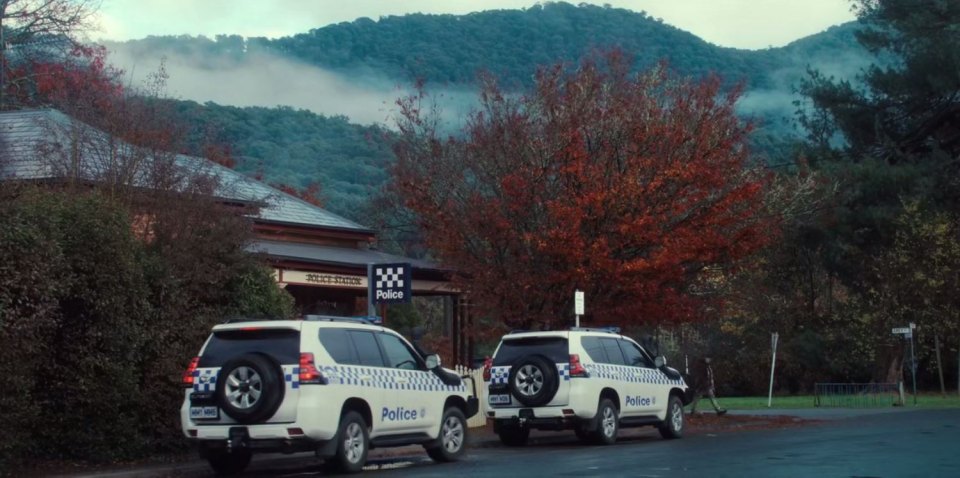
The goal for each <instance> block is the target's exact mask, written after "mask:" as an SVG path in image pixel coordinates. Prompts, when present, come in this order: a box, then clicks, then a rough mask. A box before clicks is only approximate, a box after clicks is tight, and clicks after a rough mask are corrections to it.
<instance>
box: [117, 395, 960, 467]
mask: <svg viewBox="0 0 960 478" xmlns="http://www.w3.org/2000/svg"><path fill="white" fill-rule="evenodd" d="M649 430H650V432H649V433H646V432H645V433H641V434H632V435H633V436H631V437H629V438H626V439H622V440H621V441H619V442H618V443H617V444H616V445H614V446H610V447H585V446H581V445H579V444H578V443H577V441H576V439H575V438H574V437H573V434H572V433H570V434H555V435H553V436H549V437H546V438H542V439H539V440H538V441H537V442H535V443H533V444H532V445H530V446H527V447H523V448H500V447H482V448H471V449H470V450H468V452H469V456H468V457H467V458H466V459H465V460H464V461H462V462H459V463H452V464H435V463H433V462H432V461H430V460H429V459H428V458H427V457H426V455H425V454H423V453H422V452H421V453H416V454H411V455H408V456H404V457H394V458H383V459H376V460H373V461H371V462H370V463H369V466H368V467H367V469H366V471H365V472H364V473H363V474H362V475H361V476H362V477H366V478H369V477H374V476H382V477H400V476H418V477H419V476H422V477H448V476H470V477H473V476H477V477H484V476H489V477H506V476H511V477H512V476H529V477H538V476H575V477H588V476H603V477H610V476H632V477H667V476H697V477H700V476H710V477H714V476H732V477H750V476H758V477H794V476H796V477H811V476H812V477H818V478H820V477H908V476H917V477H934V476H944V477H946V476H949V477H955V476H960V410H903V409H901V410H900V411H898V412H897V413H879V414H865V415H860V416H853V417H849V418H842V419H831V420H828V421H824V422H821V423H817V424H813V425H807V426H802V427H793V428H786V429H778V430H762V431H733V432H718V433H714V434H709V433H708V434H699V435H693V436H688V437H685V438H683V439H680V440H662V439H660V438H659V435H658V434H656V432H655V431H653V429H649ZM322 474H323V473H322V471H321V469H320V466H319V463H318V462H317V460H315V459H311V458H303V459H297V458H292V459H291V458H287V459H264V460H255V461H254V463H253V464H252V465H251V468H250V469H249V470H248V473H246V474H245V476H270V477H305V476H322ZM98 475H99V476H110V475H113V476H115V477H121V476H197V477H200V476H212V474H211V473H210V472H209V471H208V470H207V469H205V468H204V467H203V466H202V463H196V464H193V465H189V466H184V467H178V468H176V469H169V468H166V469H153V470H146V469H141V470H127V472H126V473H116V474H113V473H110V474H98Z"/></svg>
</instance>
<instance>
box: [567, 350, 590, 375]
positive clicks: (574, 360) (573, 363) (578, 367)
mask: <svg viewBox="0 0 960 478" xmlns="http://www.w3.org/2000/svg"><path fill="white" fill-rule="evenodd" d="M570 376H571V377H586V376H587V369H585V368H583V364H581V363H580V356H579V355H577V354H570Z"/></svg>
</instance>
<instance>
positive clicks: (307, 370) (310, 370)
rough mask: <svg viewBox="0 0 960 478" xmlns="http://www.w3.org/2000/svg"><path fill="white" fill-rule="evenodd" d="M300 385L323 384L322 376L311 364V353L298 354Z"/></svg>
mask: <svg viewBox="0 0 960 478" xmlns="http://www.w3.org/2000/svg"><path fill="white" fill-rule="evenodd" d="M300 383H324V381H323V375H322V374H320V371H319V370H317V366H316V365H314V363H313V354H312V353H307V352H304V353H301V354H300Z"/></svg>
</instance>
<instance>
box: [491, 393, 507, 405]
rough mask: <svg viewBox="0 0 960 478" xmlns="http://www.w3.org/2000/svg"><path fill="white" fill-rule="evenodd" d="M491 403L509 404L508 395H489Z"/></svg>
mask: <svg viewBox="0 0 960 478" xmlns="http://www.w3.org/2000/svg"><path fill="white" fill-rule="evenodd" d="M489 401H490V404H491V405H510V395H490V398H489Z"/></svg>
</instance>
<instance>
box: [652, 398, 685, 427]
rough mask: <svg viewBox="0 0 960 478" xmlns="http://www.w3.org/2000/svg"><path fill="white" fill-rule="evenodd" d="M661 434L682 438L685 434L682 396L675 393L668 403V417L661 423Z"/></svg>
mask: <svg viewBox="0 0 960 478" xmlns="http://www.w3.org/2000/svg"><path fill="white" fill-rule="evenodd" d="M657 428H659V429H660V436H662V437H664V438H680V437H682V436H683V403H681V402H680V397H678V396H676V395H673V396H671V397H670V401H669V402H668V405H667V417H666V419H664V420H663V423H661V424H660V426H659V427H657Z"/></svg>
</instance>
